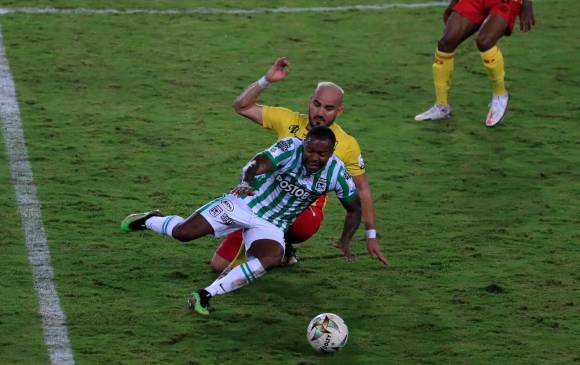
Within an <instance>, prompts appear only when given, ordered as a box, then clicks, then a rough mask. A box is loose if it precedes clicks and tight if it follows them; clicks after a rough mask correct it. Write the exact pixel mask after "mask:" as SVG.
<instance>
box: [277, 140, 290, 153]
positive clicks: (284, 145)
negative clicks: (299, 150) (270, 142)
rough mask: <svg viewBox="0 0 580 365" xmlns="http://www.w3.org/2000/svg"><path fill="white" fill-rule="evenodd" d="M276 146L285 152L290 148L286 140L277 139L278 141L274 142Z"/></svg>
mask: <svg viewBox="0 0 580 365" xmlns="http://www.w3.org/2000/svg"><path fill="white" fill-rule="evenodd" d="M276 147H278V148H279V149H281V150H282V151H283V152H286V151H288V150H289V149H290V143H288V142H286V141H278V143H276Z"/></svg>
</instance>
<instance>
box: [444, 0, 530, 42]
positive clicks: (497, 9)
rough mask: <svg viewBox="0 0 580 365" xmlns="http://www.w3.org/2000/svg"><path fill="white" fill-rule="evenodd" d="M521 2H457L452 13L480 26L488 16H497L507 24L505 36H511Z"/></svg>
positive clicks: (464, 0)
mask: <svg viewBox="0 0 580 365" xmlns="http://www.w3.org/2000/svg"><path fill="white" fill-rule="evenodd" d="M521 7H522V0H459V2H458V3H457V4H455V6H454V7H453V11H455V12H457V13H459V14H461V15H463V16H464V17H466V18H467V19H469V20H470V21H472V22H473V23H475V24H482V23H483V21H484V20H485V19H486V18H487V17H488V16H489V15H490V14H497V15H499V16H501V17H502V18H504V19H505V21H506V22H507V24H508V29H507V30H506V34H507V35H509V34H511V32H512V30H513V28H514V24H515V23H516V19H517V17H518V16H519V15H520V9H521Z"/></svg>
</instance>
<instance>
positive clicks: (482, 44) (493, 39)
mask: <svg viewBox="0 0 580 365" xmlns="http://www.w3.org/2000/svg"><path fill="white" fill-rule="evenodd" d="M507 30H508V23H507V21H506V20H505V19H504V18H503V17H502V16H500V15H497V14H493V13H492V14H490V16H488V17H487V19H486V20H485V22H484V23H483V25H482V26H481V29H480V30H479V33H478V34H477V38H476V39H475V43H476V44H477V48H478V49H479V51H480V55H481V60H482V61H483V66H484V67H485V69H486V70H487V75H488V76H489V79H490V80H491V85H492V90H493V97H492V100H491V104H490V110H489V113H488V114H487V118H486V120H485V125H486V126H488V127H494V126H495V125H497V124H498V123H500V122H501V121H502V120H503V117H504V115H505V113H506V111H507V107H508V102H509V95H508V93H507V90H506V88H505V67H504V61H503V55H502V53H501V51H500V50H499V48H498V47H497V45H496V44H497V42H498V40H499V39H500V38H501V37H503V36H504V34H506V31H507Z"/></svg>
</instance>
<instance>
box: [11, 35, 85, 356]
mask: <svg viewBox="0 0 580 365" xmlns="http://www.w3.org/2000/svg"><path fill="white" fill-rule="evenodd" d="M0 121H1V125H0V128H1V131H2V135H3V136H4V143H5V145H6V155H7V160H8V165H9V168H10V173H11V175H12V182H13V184H14V190H15V191H16V202H17V204H18V209H19V211H20V216H21V218H22V226H23V228H24V235H25V239H26V248H27V249H28V261H30V266H31V267H32V282H33V286H34V290H35V291H36V295H37V297H38V303H39V311H40V315H41V317H42V328H43V331H44V341H45V343H46V346H47V348H48V352H49V355H50V362H51V364H53V365H57V364H58V365H72V364H74V358H73V355H72V351H71V348H70V342H69V339H68V334H67V328H66V318H65V315H64V313H63V311H62V309H61V307H60V301H59V299H58V293H57V292H56V287H55V286H54V283H53V281H52V279H53V270H52V266H51V264H50V252H49V251H48V242H47V239H46V233H45V231H44V226H43V224H42V213H41V211H40V203H39V202H38V199H37V198H36V186H35V185H34V180H33V177H32V168H31V166H30V162H29V161H28V152H27V150H26V144H25V142H24V132H23V130H22V123H21V122H20V109H19V107H18V102H17V101H16V90H15V88H14V80H13V79H12V74H11V73H10V66H9V65H8V59H7V58H6V52H5V51H4V38H3V36H2V29H1V28H0ZM7 335H8V334H7Z"/></svg>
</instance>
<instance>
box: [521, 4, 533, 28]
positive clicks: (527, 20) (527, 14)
mask: <svg viewBox="0 0 580 365" xmlns="http://www.w3.org/2000/svg"><path fill="white" fill-rule="evenodd" d="M534 25H536V19H534V8H533V7H532V2H531V1H526V2H524V4H523V5H522V10H520V30H521V31H522V32H524V33H525V32H529V31H530V30H531V29H532V26H534Z"/></svg>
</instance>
